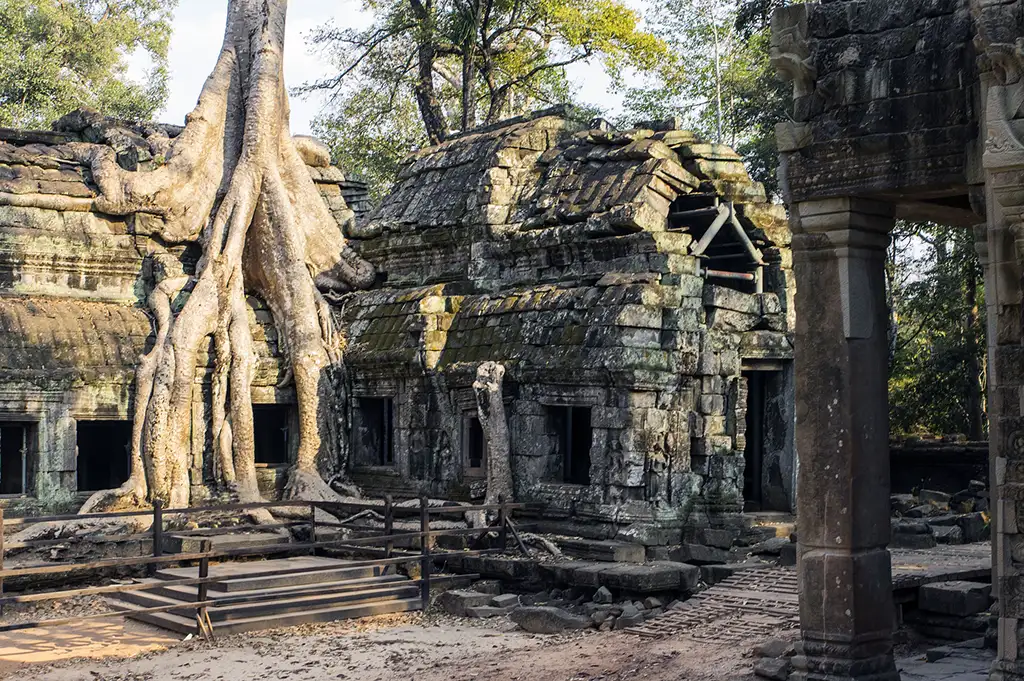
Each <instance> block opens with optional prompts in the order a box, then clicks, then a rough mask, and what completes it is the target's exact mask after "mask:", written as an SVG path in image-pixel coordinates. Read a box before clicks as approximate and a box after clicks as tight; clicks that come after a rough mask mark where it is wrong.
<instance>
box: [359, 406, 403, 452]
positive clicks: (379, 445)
mask: <svg viewBox="0 0 1024 681" xmlns="http://www.w3.org/2000/svg"><path fill="white" fill-rule="evenodd" d="M354 416H355V419H354V420H355V423H354V424H353V425H354V428H353V431H354V432H355V442H354V449H355V451H354V452H353V453H354V455H355V457H354V458H355V463H356V464H357V465H360V466H393V465H394V464H395V446H394V430H393V429H394V401H393V400H392V399H391V398H390V397H360V398H359V404H358V406H357V408H356V411H355V414H354Z"/></svg>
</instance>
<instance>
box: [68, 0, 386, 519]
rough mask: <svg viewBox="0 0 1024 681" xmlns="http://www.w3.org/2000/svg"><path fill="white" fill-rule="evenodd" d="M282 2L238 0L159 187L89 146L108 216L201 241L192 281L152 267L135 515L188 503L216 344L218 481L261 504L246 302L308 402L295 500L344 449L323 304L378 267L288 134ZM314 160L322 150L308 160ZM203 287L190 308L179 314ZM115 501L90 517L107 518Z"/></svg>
mask: <svg viewBox="0 0 1024 681" xmlns="http://www.w3.org/2000/svg"><path fill="white" fill-rule="evenodd" d="M286 8H287V2H286V0H231V1H230V2H229V4H228V14H227V23H226V28H225V34H224V43H223V46H222V48H221V52H220V55H219V57H218V60H217V64H216V66H215V68H214V70H213V73H212V74H211V75H210V77H209V78H208V79H207V81H206V84H205V86H204V87H203V91H202V93H201V95H200V97H199V102H198V104H197V106H196V108H195V109H194V110H193V111H192V112H191V113H190V114H189V115H188V117H187V119H186V126H185V129H184V131H183V132H182V133H181V134H180V135H178V136H177V137H176V138H175V139H174V140H172V141H171V143H170V146H169V149H168V152H167V154H166V163H165V164H164V165H162V166H161V167H160V168H158V169H157V170H154V171H151V172H131V171H126V170H124V169H122V168H120V167H119V166H118V165H117V163H116V161H115V158H114V153H113V151H112V150H111V149H110V148H109V147H106V146H100V145H91V144H90V145H87V144H82V145H79V146H80V151H81V154H82V156H83V157H84V158H85V159H86V160H88V162H90V163H91V166H92V172H93V176H94V178H95V180H96V183H97V184H98V186H99V189H100V192H101V196H100V197H99V198H98V199H97V200H96V205H97V208H99V209H100V210H102V211H103V212H107V213H111V214H115V215H127V214H132V213H136V214H138V213H145V214H147V215H151V216H153V217H154V218H155V220H154V223H153V224H155V225H156V226H155V227H154V228H153V230H152V231H153V234H154V235H155V236H156V237H158V238H159V239H160V240H162V241H164V242H166V243H182V242H198V243H199V244H200V245H201V247H202V256H201V257H200V259H199V262H198V265H197V267H196V272H195V274H194V275H193V276H192V277H188V276H185V275H183V274H182V273H181V272H180V271H177V272H174V271H169V270H170V269H172V268H170V267H168V266H167V265H166V263H157V265H156V266H155V268H154V276H153V281H154V286H153V289H152V292H151V293H150V295H149V301H148V303H149V306H150V310H151V313H152V317H153V319H154V322H155V326H156V342H155V344H154V346H153V348H152V350H151V351H150V352H149V353H148V354H146V355H145V356H144V357H143V358H142V360H141V361H140V364H139V368H138V370H137V373H136V388H135V425H134V432H133V456H132V468H131V477H130V479H129V481H128V482H127V483H126V484H125V485H124V487H122V488H121V489H120V490H117V493H118V496H120V497H121V500H122V501H124V499H125V497H130V498H132V499H134V500H136V501H141V500H143V499H149V500H153V499H157V498H159V499H161V500H163V501H164V502H165V503H166V504H169V505H171V506H172V507H179V506H186V505H187V504H188V503H189V501H190V489H191V483H190V480H189V475H188V472H189V458H190V455H189V452H190V433H191V427H190V424H191V407H192V399H193V387H194V383H195V378H196V370H197V366H196V363H197V356H198V353H199V351H200V350H201V349H204V348H205V347H206V345H205V344H206V343H207V339H209V338H210V337H211V336H212V338H213V346H214V369H213V377H212V386H211V393H212V396H213V405H212V424H211V425H212V434H213V447H214V456H215V457H216V461H217V470H218V471H219V475H220V477H221V481H222V482H223V483H225V484H226V485H228V486H230V487H231V488H232V489H234V490H235V491H237V494H238V496H239V498H240V499H241V500H245V501H248V500H256V499H258V498H259V493H258V491H257V489H256V474H255V462H254V441H253V414H252V404H251V394H250V392H251V383H252V377H253V370H254V364H255V355H254V351H253V346H252V336H251V332H250V328H249V317H248V309H247V304H246V298H245V296H246V293H247V292H252V293H255V294H256V295H258V296H259V297H260V298H262V299H263V300H264V301H265V302H266V303H267V305H268V307H269V308H270V310H271V313H272V314H273V319H274V323H275V326H276V328H277V330H278V333H279V337H280V348H281V352H282V355H283V357H284V359H285V362H286V364H287V366H288V372H287V373H288V377H289V378H288V380H293V381H294V385H295V393H296V396H297V401H298V413H299V432H298V436H299V447H298V456H297V460H296V461H295V462H294V467H293V470H292V472H291V479H290V481H289V486H288V493H289V495H291V496H300V495H301V496H302V497H303V498H310V499H317V498H330V497H331V496H332V495H333V493H332V491H331V490H330V488H329V487H328V485H327V484H326V483H325V482H324V481H323V479H322V478H321V477H320V475H319V472H318V468H317V462H318V458H320V459H330V457H331V456H332V454H333V452H334V451H335V449H336V442H334V441H333V440H334V439H335V437H336V435H335V433H336V428H334V427H330V426H329V425H325V424H327V423H328V422H330V421H331V413H332V412H331V403H332V401H333V400H335V399H336V397H335V394H336V391H335V390H334V387H333V386H334V382H333V380H332V379H331V370H332V369H331V367H332V366H333V365H335V364H336V363H337V362H338V361H339V360H340V344H339V343H338V341H337V338H336V336H335V332H334V329H333V328H332V322H331V316H330V313H329V308H328V305H327V302H326V301H325V299H324V297H323V292H327V291H345V290H351V289H354V288H365V287H368V286H370V285H371V284H372V283H373V281H374V278H375V272H374V270H373V267H372V266H371V265H369V264H368V263H366V262H364V261H362V260H360V259H359V258H358V257H357V256H356V255H355V254H354V253H353V252H352V251H351V250H350V249H349V248H347V247H346V246H345V240H344V238H343V236H342V234H341V230H340V227H339V226H338V224H337V222H336V221H335V220H334V218H333V217H332V216H331V214H330V213H329V212H328V209H327V207H326V205H325V204H324V202H323V199H322V198H321V197H320V194H319V192H318V191H317V189H316V187H315V185H314V184H313V181H312V180H311V178H310V176H309V171H308V169H307V167H306V161H304V158H305V159H306V160H310V159H311V158H312V159H313V162H314V163H315V164H316V165H325V164H326V163H329V157H328V156H327V154H326V153H325V152H324V151H323V150H320V149H316V148H315V144H314V143H312V142H310V141H309V140H306V139H299V140H293V139H292V137H291V136H290V133H289V121H288V116H289V110H288V99H287V94H286V90H285V85H284V78H283V71H282V52H283V48H284V33H285V14H286ZM311 145H312V148H310V147H311ZM186 286H191V291H190V292H189V293H188V296H187V299H186V300H185V302H184V304H183V305H181V306H180V309H174V306H173V304H172V300H173V299H174V298H175V296H176V295H177V294H178V292H180V291H181V290H183V289H185V287H186ZM112 501H113V500H112V499H111V498H110V494H109V493H108V494H107V496H106V497H105V498H103V499H101V498H95V499H94V500H90V503H87V507H88V509H89V510H99V508H100V507H103V506H108V505H109V504H110V503H111V502H112Z"/></svg>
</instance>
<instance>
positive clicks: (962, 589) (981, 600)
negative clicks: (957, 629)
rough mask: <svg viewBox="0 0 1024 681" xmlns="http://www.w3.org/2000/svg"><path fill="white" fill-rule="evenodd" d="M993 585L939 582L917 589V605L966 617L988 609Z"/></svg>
mask: <svg viewBox="0 0 1024 681" xmlns="http://www.w3.org/2000/svg"><path fill="white" fill-rule="evenodd" d="M991 594H992V585H991V584H984V583H982V582H966V581H956V582H937V583H934V584H925V585H924V586H922V587H921V588H920V589H918V590H917V607H918V608H919V609H921V610H925V611H928V612H935V613H939V614H942V615H956V616H959V617H966V616H967V615H975V614H977V613H980V612H985V611H986V610H988V606H989V603H990V601H991Z"/></svg>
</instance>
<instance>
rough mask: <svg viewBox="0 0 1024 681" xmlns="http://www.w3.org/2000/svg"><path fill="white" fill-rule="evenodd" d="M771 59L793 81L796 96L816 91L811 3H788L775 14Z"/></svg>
mask: <svg viewBox="0 0 1024 681" xmlns="http://www.w3.org/2000/svg"><path fill="white" fill-rule="evenodd" d="M770 56H771V62H772V66H773V67H775V70H776V71H778V73H779V77H780V78H782V79H783V80H785V81H790V82H792V83H793V97H794V98H798V97H805V96H807V95H809V94H811V93H813V92H814V82H815V80H817V78H818V70H817V69H816V68H815V67H814V65H813V64H812V63H811V49H810V44H809V42H808V30H807V5H803V4H800V5H788V6H786V7H781V8H779V9H778V10H776V11H775V14H774V15H773V16H772V38H771V55H770Z"/></svg>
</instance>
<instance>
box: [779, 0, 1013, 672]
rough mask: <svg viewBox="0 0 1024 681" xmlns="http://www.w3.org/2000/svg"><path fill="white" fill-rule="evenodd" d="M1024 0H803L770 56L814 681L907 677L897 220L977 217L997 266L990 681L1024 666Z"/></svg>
mask: <svg viewBox="0 0 1024 681" xmlns="http://www.w3.org/2000/svg"><path fill="white" fill-rule="evenodd" d="M1022 44H1024V2H1020V1H1019V0H970V1H968V0H913V1H911V0H897V1H895V2H893V1H891V0H858V1H856V2H853V1H841V0H836V1H831V2H821V3H817V4H799V5H790V6H787V7H784V8H782V9H780V10H778V11H777V13H776V14H775V16H774V19H773V22H772V61H773V63H774V64H775V66H776V67H777V68H778V70H779V72H780V73H781V74H782V76H783V77H784V78H786V79H788V80H790V81H792V83H793V99H794V106H793V111H792V119H791V120H788V121H786V122H783V123H781V124H779V125H778V128H777V132H778V141H779V147H780V151H781V162H782V170H781V180H782V184H783V187H784V192H785V198H786V201H787V202H788V204H789V208H790V216H791V225H792V231H793V260H794V271H795V274H796V281H797V284H798V286H797V291H796V304H797V309H798V310H799V312H800V314H799V315H798V317H797V326H796V341H795V343H796V347H797V353H796V393H797V414H798V419H797V446H798V449H799V451H800V456H801V465H800V472H799V480H798V494H797V498H798V517H799V519H798V523H799V540H800V578H801V591H800V595H801V627H802V637H803V641H802V646H803V649H802V651H801V652H800V653H799V654H798V656H797V657H796V661H795V666H796V668H797V672H796V678H799V679H826V678H828V679H850V678H860V679H873V680H875V679H895V678H897V677H898V674H897V671H896V669H895V667H894V664H893V655H892V650H893V644H892V632H893V620H894V617H893V612H892V610H891V609H890V606H889V605H888V604H889V603H891V602H892V601H891V588H892V587H891V581H890V558H889V553H888V551H887V549H886V545H887V544H888V542H889V538H890V523H889V518H888V516H889V508H888V489H889V465H888V460H887V459H888V449H887V440H888V411H887V404H886V376H887V342H886V308H885V278H884V272H883V260H884V250H885V248H886V245H887V244H888V241H889V231H890V230H891V229H892V227H893V224H894V221H895V220H896V219H901V218H903V219H911V220H932V221H935V222H939V223H942V224H948V225H959V226H962V227H963V228H964V229H973V230H974V235H975V239H976V243H977V248H978V252H979V253H980V255H981V257H982V262H983V264H984V267H985V289H986V292H985V293H986V301H987V311H988V325H989V326H988V329H989V332H988V339H989V347H988V366H989V376H988V382H989V385H988V390H989V401H988V415H989V421H990V424H991V431H990V453H991V458H990V461H991V476H990V477H991V480H992V487H993V489H992V490H991V492H992V499H993V501H994V503H993V506H992V508H993V515H994V519H993V528H994V531H993V554H994V556H993V558H994V560H993V564H994V575H993V587H994V588H993V591H994V593H998V597H999V613H1000V619H999V652H998V659H997V661H996V663H995V666H994V668H993V671H992V676H993V678H998V679H1002V678H1007V679H1009V678H1021V677H1022V676H1024V660H1021V659H1019V656H1020V651H1021V650H1024V648H1022V644H1024V630H1022V623H1024V598H1022V594H1024V576H1022V575H1021V568H1022V567H1024V562H1022V561H1024V555H1022V554H1021V551H1020V548H1021V545H1022V542H1024V536H1022V535H1021V534H1020V528H1021V527H1024V525H1022V524H1021V523H1022V521H1024V516H1022V515H1021V514H1022V513H1024V510H1022V507H1021V500H1022V499H1024V496H1022V494H1021V490H1022V489H1024V467H1022V465H1021V464H1022V461H1024V459H1022V456H1024V446H1022V443H1024V400H1022V397H1024V392H1022V388H1024V370H1022V367H1024V345H1022V340H1024V339H1022V335H1021V329H1022V327H1021V294H1022V291H1021V272H1022V263H1024V248H1021V245H1022V243H1024V242H1022V240H1021V235H1022V234H1024V232H1022V229H1024V225H1022V219H1021V216H1022V214H1024V134H1022V133H1024V109H1022V105H1021V103H1022V102H1024V80H1022V75H1024V56H1022V55H1024V52H1022V50H1021V45H1022Z"/></svg>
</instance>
